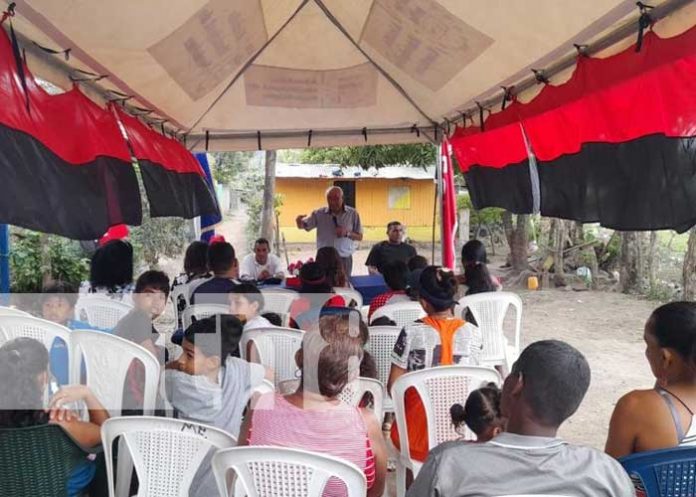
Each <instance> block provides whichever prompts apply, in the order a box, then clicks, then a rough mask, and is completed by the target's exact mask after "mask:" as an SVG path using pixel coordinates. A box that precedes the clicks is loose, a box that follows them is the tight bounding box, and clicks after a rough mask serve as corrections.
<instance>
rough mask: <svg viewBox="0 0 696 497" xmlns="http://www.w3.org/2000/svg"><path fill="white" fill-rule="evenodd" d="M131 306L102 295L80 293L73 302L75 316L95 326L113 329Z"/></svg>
mask: <svg viewBox="0 0 696 497" xmlns="http://www.w3.org/2000/svg"><path fill="white" fill-rule="evenodd" d="M132 309H133V306H132V305H130V304H126V303H123V302H119V301H117V300H114V299H110V298H109V297H106V296H104V295H99V294H94V295H80V298H79V299H78V300H77V304H75V318H76V319H77V320H79V321H85V322H87V323H89V324H91V325H92V326H94V327H95V328H100V329H103V330H113V329H114V328H115V327H116V325H117V324H118V322H119V321H120V320H121V318H123V317H124V316H125V315H126V314H128V313H129V312H130V311H131V310H132Z"/></svg>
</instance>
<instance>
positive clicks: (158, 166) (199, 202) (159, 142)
mask: <svg viewBox="0 0 696 497" xmlns="http://www.w3.org/2000/svg"><path fill="white" fill-rule="evenodd" d="M114 109H115V110H116V113H117V115H118V118H119V119H120V121H121V123H122V124H123V128H124V129H125V131H126V135H127V136H128V140H129V142H130V144H131V147H132V149H133V154H134V155H135V157H136V159H137V160H138V164H139V166H140V173H141V175H142V178H143V183H144V184H145V190H146V192H147V198H148V200H149V202H150V215H151V216H152V217H165V216H177V217H184V218H187V219H190V218H193V217H196V216H202V215H215V214H219V212H220V210H219V207H218V204H217V199H216V197H215V193H214V192H213V191H212V189H211V187H210V185H209V183H208V181H207V180H206V177H205V173H204V172H203V169H201V165H200V164H199V163H198V161H197V160H196V159H195V158H194V157H193V155H191V153H190V152H189V151H188V150H186V148H184V146H183V145H181V143H179V142H178V141H176V140H173V139H171V138H167V137H166V136H163V135H161V134H160V133H158V132H156V131H153V130H152V129H150V128H148V127H147V126H145V125H144V124H143V123H142V122H141V121H140V120H138V119H137V118H135V117H131V116H129V115H128V114H126V113H125V112H123V111H122V110H121V109H119V108H118V107H115V106H114Z"/></svg>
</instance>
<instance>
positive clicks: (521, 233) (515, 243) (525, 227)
mask: <svg viewBox="0 0 696 497" xmlns="http://www.w3.org/2000/svg"><path fill="white" fill-rule="evenodd" d="M508 243H509V244H510V265H511V266H512V268H513V269H514V270H515V271H518V272H522V271H524V270H526V269H527V268H528V266H529V263H528V262H527V258H528V254H527V248H528V245H529V214H518V215H517V222H516V225H515V228H514V229H513V230H512V232H511V234H510V236H509V237H508Z"/></svg>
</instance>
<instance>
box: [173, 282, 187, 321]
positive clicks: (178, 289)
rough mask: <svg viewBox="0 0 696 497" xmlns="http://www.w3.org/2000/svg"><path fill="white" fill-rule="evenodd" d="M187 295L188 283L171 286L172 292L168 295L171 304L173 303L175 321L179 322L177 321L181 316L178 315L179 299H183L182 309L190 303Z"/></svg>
mask: <svg viewBox="0 0 696 497" xmlns="http://www.w3.org/2000/svg"><path fill="white" fill-rule="evenodd" d="M189 295H190V294H189V287H188V283H182V284H180V285H176V286H175V287H174V288H172V293H171V295H170V297H171V300H172V304H173V305H174V319H176V322H177V323H179V321H180V320H181V316H180V315H179V301H180V300H183V302H184V304H185V305H184V309H186V308H187V307H188V306H189V305H190V304H191V301H190V300H189ZM182 313H183V312H182Z"/></svg>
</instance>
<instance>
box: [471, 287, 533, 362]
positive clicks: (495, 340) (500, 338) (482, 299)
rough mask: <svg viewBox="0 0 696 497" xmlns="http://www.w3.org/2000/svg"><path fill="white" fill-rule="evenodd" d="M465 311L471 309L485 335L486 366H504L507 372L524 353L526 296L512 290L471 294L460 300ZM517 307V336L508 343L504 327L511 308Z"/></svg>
mask: <svg viewBox="0 0 696 497" xmlns="http://www.w3.org/2000/svg"><path fill="white" fill-rule="evenodd" d="M459 305H461V306H462V312H464V311H465V310H466V309H469V310H470V311H471V314H472V315H473V316H474V319H475V320H476V323H477V325H478V327H479V329H480V330H481V335H482V337H483V351H482V356H481V363H482V364H484V365H486V366H502V371H503V374H507V373H508V372H509V371H510V370H511V368H512V364H513V363H514V362H515V361H516V360H517V357H518V356H519V354H520V332H521V329H522V300H521V299H520V298H519V297H518V296H517V295H516V294H514V293H511V292H486V293H477V294H475V295H469V296H467V297H463V298H462V299H460V300H459ZM510 306H512V307H513V308H514V309H515V331H514V333H515V336H514V339H513V342H512V344H510V343H508V340H507V339H506V338H505V333H504V331H503V321H504V320H505V315H506V314H507V311H508V309H509V308H510Z"/></svg>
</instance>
